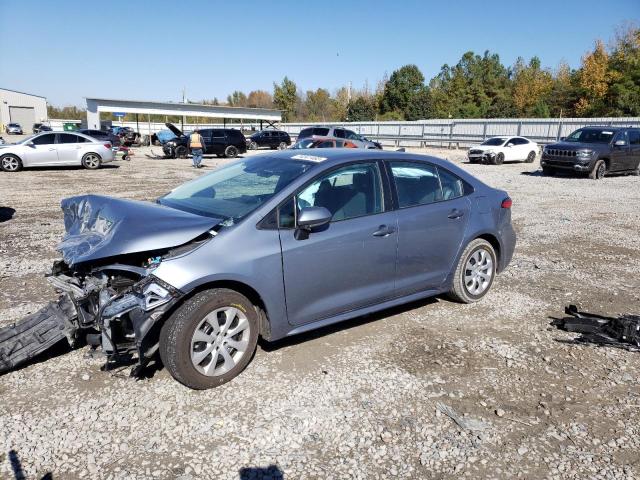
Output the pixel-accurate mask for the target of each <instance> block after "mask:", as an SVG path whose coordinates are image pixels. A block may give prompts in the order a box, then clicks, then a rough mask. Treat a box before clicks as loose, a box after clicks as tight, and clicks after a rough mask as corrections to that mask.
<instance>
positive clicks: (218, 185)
mask: <svg viewBox="0 0 640 480" xmlns="http://www.w3.org/2000/svg"><path fill="white" fill-rule="evenodd" d="M313 165H314V163H313V162H306V161H300V160H292V159H282V158H270V157H253V158H248V159H246V160H242V161H239V162H236V163H232V164H230V165H227V166H225V167H222V168H220V169H218V170H215V171H213V172H212V173H210V174H209V175H203V176H201V177H198V178H196V179H195V180H192V181H190V182H188V183H185V184H183V185H181V186H179V187H178V188H176V189H175V190H173V191H172V192H170V193H168V194H167V195H165V196H164V197H162V198H160V199H158V202H159V203H160V204H161V205H167V206H169V207H172V208H176V209H178V210H184V211H187V212H190V213H195V214H197V215H204V216H209V217H215V218H223V219H225V224H226V225H232V224H234V223H237V222H238V221H240V220H242V219H243V218H244V217H246V216H247V215H248V214H249V213H251V212H252V211H253V210H255V209H256V208H258V207H260V206H261V205H263V204H264V203H265V202H267V201H269V199H271V197H273V195H275V194H276V193H278V192H279V191H280V190H282V189H283V188H285V187H286V186H287V185H289V183H291V182H292V181H293V180H295V179H296V178H298V177H299V176H300V175H302V174H303V173H304V172H306V171H307V170H308V169H309V168H311V167H312V166H313Z"/></svg>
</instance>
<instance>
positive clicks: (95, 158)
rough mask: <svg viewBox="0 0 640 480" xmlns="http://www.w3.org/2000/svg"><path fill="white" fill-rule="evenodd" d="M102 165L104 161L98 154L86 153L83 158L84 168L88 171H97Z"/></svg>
mask: <svg viewBox="0 0 640 480" xmlns="http://www.w3.org/2000/svg"><path fill="white" fill-rule="evenodd" d="M101 165H102V159H101V158H100V155H98V154H97V153H92V152H90V153H85V154H84V157H82V166H83V167H84V168H86V169H87V170H97V169H99V168H100V166H101Z"/></svg>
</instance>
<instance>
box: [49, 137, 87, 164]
mask: <svg viewBox="0 0 640 480" xmlns="http://www.w3.org/2000/svg"><path fill="white" fill-rule="evenodd" d="M56 136H57V137H58V138H57V139H56V150H57V151H58V163H60V165H80V163H81V162H80V160H81V155H80V149H81V148H82V145H81V144H82V143H84V141H85V139H84V137H79V136H78V135H75V134H73V133H58V134H56Z"/></svg>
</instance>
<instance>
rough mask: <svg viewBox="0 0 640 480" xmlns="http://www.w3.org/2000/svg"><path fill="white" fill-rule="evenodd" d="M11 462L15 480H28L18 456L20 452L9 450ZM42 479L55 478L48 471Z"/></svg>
mask: <svg viewBox="0 0 640 480" xmlns="http://www.w3.org/2000/svg"><path fill="white" fill-rule="evenodd" d="M0 457H1V456H0ZM9 464H10V465H11V472H12V473H13V478H14V480H26V478H27V475H26V474H25V473H24V470H23V468H22V462H21V461H20V457H18V452H16V451H15V450H9ZM40 480H53V474H52V473H51V472H47V473H45V474H44V475H43V476H42V477H40Z"/></svg>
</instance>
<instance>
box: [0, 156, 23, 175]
mask: <svg viewBox="0 0 640 480" xmlns="http://www.w3.org/2000/svg"><path fill="white" fill-rule="evenodd" d="M0 167H2V171H4V172H19V171H20V170H22V160H20V159H19V158H18V157H16V156H15V155H4V156H3V157H2V159H0Z"/></svg>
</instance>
